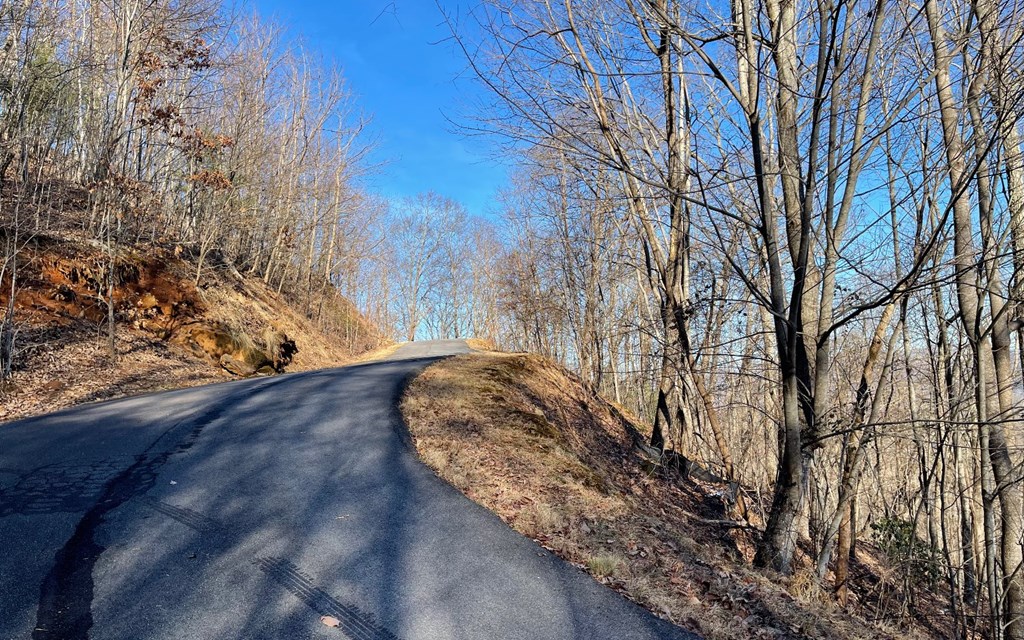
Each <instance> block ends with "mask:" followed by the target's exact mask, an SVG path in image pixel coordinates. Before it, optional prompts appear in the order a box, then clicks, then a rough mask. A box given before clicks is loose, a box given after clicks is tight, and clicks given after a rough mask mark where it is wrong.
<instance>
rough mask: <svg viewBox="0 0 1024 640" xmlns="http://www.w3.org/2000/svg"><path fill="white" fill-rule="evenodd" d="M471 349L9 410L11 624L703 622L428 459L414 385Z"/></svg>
mask: <svg viewBox="0 0 1024 640" xmlns="http://www.w3.org/2000/svg"><path fill="white" fill-rule="evenodd" d="M466 351H468V348H467V347H466V345H465V343H463V342H460V341H448V342H425V343H414V344H410V345H407V346H404V347H402V348H401V349H399V351H398V352H397V353H396V354H395V355H394V356H392V357H391V358H390V359H388V360H385V361H380V362H373V363H368V364H360V365H354V366H349V367H345V368H341V369H333V370H325V371H316V372H309V373H299V374H292V375H285V376H279V377H274V378H261V379H250V380H243V381H238V382H231V383H225V384H218V385H213V386H208V387H201V388H195V389H186V390H182V391H173V392H169V393H160V394H155V395H149V396H142V397H137V398H130V399H125V400H117V401H113V402H107V403H102V404H94V405H89V406H85V407H80V408H75V409H71V410H68V411H62V412H60V413H55V414H52V415H48V416H43V417H39V418H33V419H29V420H23V421H21V422H17V423H12V424H9V425H0V639H8V638H10V639H21V638H33V639H60V640H76V639H85V638H91V639H93V640H100V639H107V638H109V639H117V640H129V639H132V640H149V639H157V638H167V639H172V638H173V639H192V638H196V639H199V638H203V639H206V638H245V639H260V638H266V639H268V640H270V639H273V640H287V639H292V638H351V639H352V640H386V639H395V638H402V639H404V640H420V639H424V640H428V639H435V638H437V639H441V638H465V639H471V638H479V639H488V640H490V639H500V638H522V639H524V640H526V639H529V640H542V639H547V638H550V639H561V638H580V639H584V638H586V639H588V640H592V639H602V638H608V639H613V638H614V639H617V640H619V639H626V638H636V639H648V638H651V639H653V638H693V637H694V636H692V635H690V634H688V633H686V632H684V631H682V630H681V629H679V628H677V627H674V626H672V625H670V624H668V623H665V622H663V621H661V620H659V619H657V618H655V617H653V616H651V615H649V614H648V613H646V612H645V611H643V610H641V609H640V608H638V607H636V606H634V605H633V604H631V603H629V602H628V601H626V600H625V599H623V598H621V597H620V596H619V595H617V594H616V593H614V592H612V591H611V590H609V589H606V588H605V587H602V586H600V585H599V584H597V583H596V582H594V581H593V580H592V579H590V578H589V577H588V576H587V575H585V574H583V573H582V572H580V571H578V570H576V569H574V568H573V567H571V566H570V565H568V564H565V563H563V562H562V561H560V560H558V559H557V558H555V557H553V556H552V555H551V554H549V553H548V552H546V551H544V550H543V549H541V548H540V547H538V546H536V545H535V544H534V543H533V542H531V541H529V540H527V539H525V538H523V537H522V536H520V535H518V534H516V533H515V532H513V531H512V530H511V529H509V528H508V527H507V526H505V524H504V523H502V522H501V521H500V520H499V519H498V518H497V517H495V516H494V515H492V514H491V513H489V512H488V511H486V510H484V509H483V508H481V507H478V506H476V505H475V504H473V503H472V502H470V501H469V500H467V499H466V498H465V497H463V496H462V495H461V494H460V493H458V492H457V491H455V490H454V489H452V488H451V487H449V486H448V485H447V484H445V483H444V482H442V481H440V480H439V479H437V477H436V476H434V474H433V473H432V472H431V471H430V470H429V469H427V468H426V467H425V466H423V465H422V464H421V463H420V462H419V461H418V460H417V459H416V457H415V454H414V453H413V452H412V451H411V449H410V448H409V447H408V445H407V442H408V438H407V436H406V434H405V432H404V427H403V426H402V422H401V418H400V416H399V414H398V412H397V408H396V403H397V400H398V397H399V395H400V393H401V389H402V387H403V385H404V384H405V381H406V380H408V378H409V377H410V376H411V375H413V374H415V373H416V372H418V371H420V370H421V369H422V368H423V367H424V366H426V365H427V364H429V363H430V362H432V361H433V360H435V359H437V358H438V357H443V356H447V355H451V354H455V353H463V352H466ZM321 616H332V617H334V618H336V619H337V620H338V621H340V624H341V626H340V627H338V628H331V627H328V626H325V625H324V624H322V623H321V622H320V617H321Z"/></svg>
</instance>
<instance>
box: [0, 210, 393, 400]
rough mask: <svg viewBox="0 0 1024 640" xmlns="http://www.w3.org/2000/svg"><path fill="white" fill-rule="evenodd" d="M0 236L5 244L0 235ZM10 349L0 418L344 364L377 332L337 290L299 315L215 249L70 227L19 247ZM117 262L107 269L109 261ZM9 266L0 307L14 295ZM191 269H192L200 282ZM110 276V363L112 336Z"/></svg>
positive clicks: (371, 343)
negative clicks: (105, 238)
mask: <svg viewBox="0 0 1024 640" xmlns="http://www.w3.org/2000/svg"><path fill="white" fill-rule="evenodd" d="M0 240H5V241H7V240H12V238H10V237H9V236H8V235H7V234H6V232H4V231H3V230H0ZM18 245H19V252H18V258H17V280H16V283H17V286H16V288H15V296H14V329H15V343H14V355H13V358H12V360H13V365H14V366H13V371H12V377H11V379H10V381H9V382H8V383H7V384H5V385H3V387H2V389H0V420H11V419H15V418H20V417H24V416H28V415H33V414H37V413H43V412H47V411H53V410H56V409H60V408H62V407H67V406H71V405H74V404H79V403H82V402H89V401H96V400H103V399H108V398H114V397H119V396H124V395H130V394H137V393H143V392H147V391H155V390H163V389H171V388H178V387H186V386H194V385H199V384H206V383H211V382H220V381H224V380H228V379H232V378H237V377H240V376H247V375H271V374H274V373H280V372H285V371H300V370H305V369H315V368H322V367H328V366H337V365H340V364H343V363H345V362H348V361H350V360H352V359H353V357H354V356H356V355H358V354H360V353H362V352H365V351H367V350H370V349H373V348H375V347H378V346H380V344H381V343H382V340H383V339H382V335H381V333H380V331H378V329H377V328H376V327H374V326H372V325H371V324H370V323H369V322H368V321H366V320H365V319H364V318H363V317H362V316H361V315H360V314H359V313H358V311H357V310H356V309H355V308H354V307H353V305H352V304H351V303H350V302H349V301H347V300H345V299H344V298H342V297H341V296H338V295H336V294H327V295H325V296H324V297H323V298H322V299H321V300H318V301H317V307H316V308H315V309H307V308H303V306H302V305H297V304H294V303H292V302H290V301H289V299H288V297H287V296H286V295H283V294H281V293H279V292H277V291H275V290H273V289H271V288H270V287H268V286H267V285H266V284H264V282H263V280H262V279H260V278H258V277H255V276H252V275H249V274H244V273H240V272H239V271H238V270H236V269H235V268H234V266H232V265H231V264H230V263H229V262H227V261H226V260H224V259H223V258H222V257H220V256H219V255H218V254H217V253H216V252H213V253H212V254H211V255H207V256H205V260H204V263H203V266H202V268H199V265H198V262H197V260H195V259H194V257H193V256H192V255H191V252H190V250H189V248H188V247H187V246H184V245H180V244H171V243H168V244H159V243H148V242H140V243H137V244H134V245H130V246H120V247H119V248H118V249H117V251H116V253H115V255H114V256H113V260H112V261H111V258H110V256H109V255H108V254H107V253H106V252H105V251H104V249H103V246H102V245H101V244H99V243H98V242H96V241H94V240H91V239H90V238H89V237H87V236H85V235H83V234H76V233H73V232H69V231H62V232H60V233H52V234H45V233H40V234H35V235H32V236H30V237H28V238H27V239H26V238H22V239H20V240H19V242H18ZM111 263H112V264H113V268H112V273H111V268H110V266H109V265H110V264H111ZM10 273H11V271H10V269H9V270H8V271H7V276H6V278H5V279H4V280H3V281H2V282H0V284H2V285H3V286H2V287H0V305H2V307H0V308H4V309H6V308H7V306H8V304H9V302H10V296H11V287H10ZM197 273H198V274H199V276H198V278H197ZM111 276H112V281H113V298H114V315H115V327H116V332H115V335H116V340H115V345H116V351H117V356H116V357H111V354H110V349H109V340H108V335H107V330H108V325H107V321H108V319H107V314H108V306H107V291H108V284H109V283H110V280H111Z"/></svg>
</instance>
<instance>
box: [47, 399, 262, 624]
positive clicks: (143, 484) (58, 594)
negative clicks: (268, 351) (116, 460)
mask: <svg viewBox="0 0 1024 640" xmlns="http://www.w3.org/2000/svg"><path fill="white" fill-rule="evenodd" d="M275 383H276V382H275V381H271V382H268V383H265V384H262V385H260V386H258V387H254V388H252V389H248V390H246V392H244V393H241V394H239V395H238V396H236V397H235V398H232V399H230V401H224V402H222V403H221V404H219V405H218V406H216V407H214V408H213V409H211V410H209V411H207V412H206V413H204V414H202V415H200V416H198V417H196V418H193V419H191V420H184V421H181V422H178V423H175V424H174V425H172V426H170V427H168V429H167V430H166V431H164V432H163V433H162V434H160V436H159V437H158V438H157V439H156V440H154V441H153V443H152V444H151V445H149V447H147V448H146V450H145V451H144V452H143V453H142V454H141V455H139V456H138V457H137V458H136V461H135V463H134V464H132V465H131V466H130V467H128V468H127V469H125V470H124V471H122V472H121V473H119V474H118V475H116V476H115V477H114V478H113V479H111V480H110V481H109V482H107V483H106V484H105V485H104V486H103V490H102V493H100V494H99V496H98V498H97V500H96V502H95V503H94V504H93V505H92V507H91V508H90V509H89V510H88V511H86V512H85V514H84V515H83V516H82V518H81V519H80V520H79V521H78V524H77V525H76V526H75V531H74V533H73V534H72V535H71V537H70V538H69V539H68V540H67V542H65V543H64V546H63V547H61V549H60V550H59V551H57V554H56V555H55V556H54V563H53V566H52V567H51V568H50V571H49V573H47V575H46V578H45V579H44V580H43V584H42V587H41V588H40V594H39V606H38V608H37V610H36V624H35V628H34V629H33V631H32V640H88V638H89V631H90V629H92V626H93V618H92V601H93V596H94V588H95V584H94V582H93V569H94V568H95V566H96V563H97V561H99V558H100V556H102V555H103V552H104V551H105V550H106V547H104V546H103V545H102V544H100V543H99V542H98V541H97V539H96V532H97V529H98V528H99V527H100V526H101V525H102V524H103V521H104V518H105V517H106V516H107V514H109V513H110V512H111V511H114V510H115V509H117V508H118V507H120V506H121V505H123V504H125V503H126V502H128V501H129V500H131V499H132V498H134V497H136V496H141V495H142V494H144V493H146V492H147V491H149V490H150V489H152V488H153V485H154V483H155V482H156V478H157V474H158V471H159V469H160V467H161V466H163V465H164V464H165V463H166V462H167V461H168V460H169V459H170V458H171V457H172V456H175V455H178V454H181V453H184V452H186V451H188V450H189V449H190V448H192V446H193V445H195V443H196V441H198V440H199V436H200V435H201V434H202V432H203V430H204V429H205V428H206V427H207V426H209V425H210V424H212V423H213V422H215V421H216V420H217V419H219V418H220V417H221V416H222V415H223V414H224V413H226V412H227V411H228V410H229V409H233V408H235V405H236V403H238V402H241V401H244V400H246V399H248V398H251V397H252V396H254V395H256V394H257V393H260V392H261V391H263V390H264V389H266V388H267V387H268V386H271V385H273V384H275ZM187 425H191V427H192V428H191V429H190V430H189V431H188V433H187V434H186V435H185V437H184V438H182V439H181V440H180V441H179V442H178V444H177V445H175V446H172V447H170V448H168V449H166V450H164V451H161V452H159V453H155V454H153V453H151V452H152V451H153V450H154V449H155V448H156V447H157V446H158V445H159V444H160V442H161V441H162V440H164V439H165V438H166V437H168V436H169V435H170V434H172V433H174V432H175V431H177V430H178V429H179V428H181V427H182V426H187Z"/></svg>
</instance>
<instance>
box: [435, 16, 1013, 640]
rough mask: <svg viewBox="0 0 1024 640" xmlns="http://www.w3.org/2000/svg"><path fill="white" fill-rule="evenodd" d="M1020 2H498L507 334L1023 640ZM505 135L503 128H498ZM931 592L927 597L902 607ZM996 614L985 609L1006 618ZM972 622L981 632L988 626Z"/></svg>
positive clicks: (956, 608) (473, 36)
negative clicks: (511, 178) (513, 161)
mask: <svg viewBox="0 0 1024 640" xmlns="http://www.w3.org/2000/svg"><path fill="white" fill-rule="evenodd" d="M1022 10H1024V6H1022V5H1021V4H1020V3H1019V2H1016V1H1015V0H1008V1H1005V2H995V1H990V0H972V1H969V2H961V1H946V0H923V1H922V2H907V1H904V0H863V1H841V0H819V1H813V2H795V1H794V0H761V1H755V0H731V1H730V2H718V1H716V0H696V1H694V0H645V1H636V0H616V1H614V2H604V1H597V0H555V1H551V0H542V1H527V0H489V1H487V2H484V3H483V4H482V6H480V7H478V8H476V9H474V10H473V11H471V12H469V13H468V14H466V13H463V14H461V15H459V14H456V13H454V12H452V13H450V14H449V16H448V19H449V26H450V27H451V30H452V34H453V37H454V39H455V41H456V42H457V44H458V45H459V47H460V48H461V50H462V51H463V53H464V54H465V57H466V60H467V62H468V65H469V67H470V70H471V72H472V73H473V74H474V75H475V76H476V78H477V79H478V80H479V82H480V83H481V84H482V85H484V86H485V87H486V88H487V90H488V95H490V100H489V101H488V102H487V103H486V104H485V105H482V108H480V109H479V110H477V111H475V112H474V113H473V114H472V118H471V121H470V122H469V123H467V128H468V129H469V130H470V132H471V133H476V134H480V135H482V136H485V139H490V140H494V139H497V140H499V141H501V142H503V143H504V144H505V145H506V147H507V149H508V150H510V151H511V152H514V153H517V154H518V155H519V156H520V157H521V158H522V161H521V162H520V164H519V167H520V168H519V169H518V175H517V177H516V180H515V183H514V184H513V185H512V186H510V187H509V189H508V190H507V191H506V192H505V194H504V198H503V201H502V204H501V212H502V215H503V225H502V226H503V228H504V229H505V232H506V233H505V236H506V238H507V243H506V246H505V251H506V254H505V256H504V257H503V259H502V260H501V263H500V265H499V268H498V269H497V270H496V271H495V281H496V283H497V285H498V288H497V290H496V291H497V292H498V295H497V296H496V298H495V300H496V302H497V304H498V306H499V309H500V313H498V314H497V317H498V318H500V327H499V330H498V334H497V335H496V336H495V337H496V338H497V339H498V341H499V343H501V344H502V345H504V346H506V347H507V348H512V349H523V350H531V351H538V352H541V353H545V354H548V355H551V356H553V357H555V358H557V359H559V360H561V361H563V362H564V363H566V364H568V365H570V366H571V367H572V368H574V369H575V370H577V371H578V372H579V373H580V374H581V375H582V376H583V377H584V378H585V379H586V380H587V381H589V382H591V383H592V384H594V385H596V386H597V387H599V388H600V389H601V390H602V391H603V392H604V393H605V394H606V395H608V396H609V397H612V398H614V399H615V400H617V401H618V402H619V403H621V404H622V405H624V406H626V407H627V408H629V409H631V410H632V411H634V412H636V413H637V414H638V415H640V416H642V417H644V418H645V419H649V420H650V421H651V422H652V423H653V425H654V434H653V438H652V444H653V445H655V446H660V447H667V448H671V449H674V450H675V451H676V452H678V453H680V454H683V455H685V456H687V457H690V458H693V459H696V460H697V461H699V462H701V463H702V464H705V465H708V466H710V467H712V468H714V469H716V470H718V472H719V473H720V474H722V475H723V476H725V477H727V478H730V479H733V480H736V481H739V482H741V483H742V484H743V485H744V486H747V487H750V488H751V494H750V495H748V499H749V501H751V502H753V503H755V504H756V505H758V507H759V509H758V510H761V509H763V512H764V514H765V520H764V535H763V537H762V538H761V542H760V546H759V547H758V550H757V557H756V560H755V563H756V564H759V565H761V566H765V567H771V568H774V569H776V570H778V571H781V572H784V573H788V572H791V571H793V570H795V564H794V558H795V555H796V553H797V548H798V545H801V546H803V544H804V543H805V542H806V544H807V547H806V548H808V549H810V553H811V557H812V560H813V562H812V564H813V565H814V569H813V571H814V573H816V574H817V577H818V579H819V580H825V579H826V578H827V579H829V580H830V581H831V586H832V588H833V589H834V592H835V598H836V599H837V600H838V601H839V602H840V603H845V602H846V599H847V598H848V591H847V579H848V577H849V572H850V557H851V553H852V551H853V548H854V547H855V543H856V540H857V538H858V537H859V538H862V539H870V540H873V541H874V542H875V543H876V544H878V545H879V546H881V547H882V548H884V549H887V550H888V551H889V552H890V553H891V554H892V555H893V557H895V558H897V560H898V562H899V563H901V564H900V566H901V567H902V569H901V571H902V575H903V576H904V578H903V580H904V581H905V585H906V587H907V588H908V590H909V588H910V586H911V584H927V585H930V586H929V588H931V589H933V590H935V591H940V592H942V593H944V594H946V597H947V598H948V603H949V611H950V612H951V616H952V618H953V620H954V624H955V626H956V628H955V629H954V630H953V634H954V635H955V636H956V637H966V636H967V635H968V634H969V633H971V632H972V631H974V630H977V629H979V628H981V627H986V628H988V632H987V633H989V634H990V636H991V637H993V638H1013V639H1017V638H1024V571H1022V524H1024V523H1022V514H1021V509H1022V499H1024V496H1022V486H1021V461H1022V459H1024V454H1022V452H1021V446H1022V445H1024V441H1022V437H1024V431H1022V429H1021V415H1020V402H1021V396H1022V385H1021V382H1022V380H1021V374H1022V372H1021V362H1022V361H1021V358H1022V357H1024V351H1022V349H1021V346H1022V338H1024V323H1022V321H1021V318H1020V311H1019V309H1020V304H1021V302H1022V298H1021V295H1022V291H1024V289H1022V283H1024V271H1022V266H1024V261H1022V257H1024V244H1022V242H1024V162H1022V155H1021V154H1022V149H1021V140H1020V125H1021V122H1020V120H1021V115H1022V114H1024V108H1022V107H1024V105H1022V99H1024V79H1022V78H1021V75H1020V74H1021V71H1022V69H1024V44H1022V42H1021V39H1022V36H1024V14H1022ZM488 136H489V138H488ZM905 606H913V603H912V600H911V601H910V602H909V604H908V605H905ZM986 621H987V622H986ZM979 625H980V627H979Z"/></svg>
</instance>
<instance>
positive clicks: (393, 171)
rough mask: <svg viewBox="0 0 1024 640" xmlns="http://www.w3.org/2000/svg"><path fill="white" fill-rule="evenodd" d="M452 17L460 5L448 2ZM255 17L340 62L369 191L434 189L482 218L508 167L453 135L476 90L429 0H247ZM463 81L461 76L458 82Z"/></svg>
mask: <svg viewBox="0 0 1024 640" xmlns="http://www.w3.org/2000/svg"><path fill="white" fill-rule="evenodd" d="M446 5H447V7H446V8H447V9H448V10H453V11H454V10H456V9H457V8H458V2H456V1H455V0H449V1H448V2H446ZM255 6H256V8H257V10H258V11H259V13H260V14H261V15H262V16H263V17H265V18H270V19H273V20H274V21H275V22H278V23H280V24H281V25H282V26H284V27H285V28H286V29H287V30H288V33H289V35H290V36H292V37H297V38H299V39H301V40H302V41H303V42H304V43H306V44H307V45H308V46H309V47H310V48H312V49H316V50H317V51H319V52H321V53H322V54H323V55H324V56H325V57H326V58H327V59H329V60H333V61H335V62H336V63H337V64H339V65H340V66H341V67H342V69H343V71H344V74H345V77H346V78H347V79H348V81H349V88H350V89H351V90H352V91H353V92H354V93H355V95H356V98H357V104H358V105H359V106H360V107H361V108H362V109H363V110H364V111H365V112H366V113H367V114H368V115H370V116H372V118H373V122H372V124H371V135H372V136H373V137H375V138H376V139H377V140H378V142H379V146H378V150H377V152H376V156H375V159H376V160H380V161H387V162H388V163H389V164H388V165H387V166H386V167H384V168H383V169H382V171H381V172H380V175H379V176H377V177H375V178H373V181H372V183H371V185H370V187H371V189H373V190H374V191H377V192H379V193H381V194H382V195H385V196H387V197H390V198H398V197H402V196H408V195H414V194H416V193H419V192H421V191H427V190H434V191H436V192H438V193H441V194H443V195H446V196H449V197H451V198H454V199H455V200H458V201H459V202H461V203H462V204H464V205H466V207H467V208H468V209H469V211H470V213H473V214H478V215H482V214H485V213H487V209H488V207H489V204H490V202H491V201H492V199H493V196H494V194H495V191H496V189H497V188H498V187H500V186H501V185H503V184H504V182H505V180H506V175H507V169H506V168H504V167H502V166H500V165H499V164H498V163H496V162H495V161H494V160H493V159H491V155H490V150H489V149H487V148H485V145H487V144H488V143H487V141H486V140H483V139H479V138H474V139H468V140H467V139H466V137H465V136H464V135H462V134H460V133H457V132H453V131H452V129H453V126H452V125H451V124H450V123H449V122H448V121H447V120H446V116H447V117H448V118H451V119H453V120H458V119H460V118H461V117H462V115H463V114H465V113H466V109H467V98H468V99H469V100H472V96H473V94H474V92H475V91H479V89H478V88H477V85H476V84H475V83H474V82H473V81H472V80H471V78H470V77H469V76H468V75H466V74H465V73H463V72H464V70H465V62H464V60H463V59H462V58H461V54H460V53H459V52H458V51H457V50H456V49H455V46H454V44H453V43H451V42H448V41H446V37H447V36H448V31H447V27H446V26H444V24H443V22H442V16H441V13H440V11H439V10H438V8H437V6H436V5H435V3H434V0H338V1H335V2H330V1H328V0H255ZM460 75H461V76H462V77H461V79H460V78H459V76H460Z"/></svg>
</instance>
